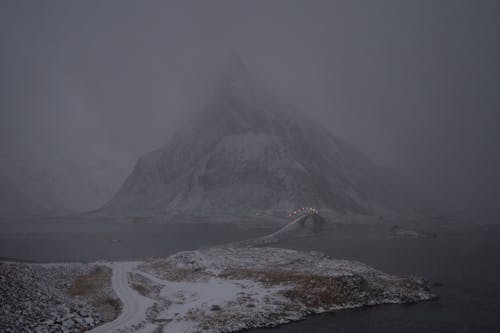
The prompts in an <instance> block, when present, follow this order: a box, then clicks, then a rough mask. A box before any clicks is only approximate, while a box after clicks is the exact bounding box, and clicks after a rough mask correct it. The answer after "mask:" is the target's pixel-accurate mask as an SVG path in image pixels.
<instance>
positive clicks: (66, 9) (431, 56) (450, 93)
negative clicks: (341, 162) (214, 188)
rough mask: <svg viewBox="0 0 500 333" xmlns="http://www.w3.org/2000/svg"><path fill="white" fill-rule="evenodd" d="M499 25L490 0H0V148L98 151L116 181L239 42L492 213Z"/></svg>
mask: <svg viewBox="0 0 500 333" xmlns="http://www.w3.org/2000/svg"><path fill="white" fill-rule="evenodd" d="M499 31H500V3H499V2H498V1H480V2H479V1H439V2H436V1H377V2H368V1H179V2H175V1H168V2H166V1H79V2H76V1H72V2H69V1H7V0H5V1H2V2H1V3H0V50H1V52H0V73H1V75H0V142H1V144H0V147H1V152H2V157H3V156H7V155H9V156H10V155H12V154H17V155H23V156H24V155H29V156H36V158H37V159H48V160H50V159H52V158H53V156H52V155H51V154H67V155H68V156H71V158H73V159H75V160H76V161H80V160H102V161H104V162H103V163H105V164H110V165H113V166H114V168H116V170H118V171H117V173H118V176H117V177H118V178H119V179H117V180H116V181H115V182H114V183H113V184H114V185H113V186H118V184H119V183H120V182H121V181H122V180H123V178H124V177H125V176H126V175H127V174H128V173H129V172H130V170H131V168H132V167H133V165H134V163H135V161H136V159H137V158H138V157H139V156H141V155H142V154H144V153H146V152H149V151H151V150H153V149H155V148H158V147H160V146H162V145H163V144H164V143H166V142H167V140H168V138H169V137H170V136H171V135H172V133H173V132H174V131H175V130H176V129H177V128H179V126H181V124H183V123H184V122H186V121H188V119H189V115H190V114H192V113H193V112H194V111H196V110H197V109H198V108H200V107H201V106H202V105H203V101H204V100H205V99H206V97H207V94H209V93H210V88H211V85H212V83H213V82H214V80H215V78H216V77H217V75H218V73H219V72H220V70H221V68H222V67H223V64H224V62H225V59H226V58H227V54H229V53H230V52H238V53H239V54H240V56H241V58H242V59H243V61H244V62H245V64H246V65H247V66H248V68H249V69H250V70H251V71H252V72H253V73H254V74H255V76H256V77H258V78H259V80H261V81H262V82H263V84H265V85H266V87H268V88H269V89H270V90H271V91H273V92H274V93H275V94H276V95H278V96H281V97H283V98H284V99H285V100H287V101H288V102H290V103H291V104H294V105H296V106H298V107H299V108H301V109H302V110H303V111H304V112H305V113H307V114H309V115H310V116H311V117H312V118H314V119H316V120H318V121H319V122H321V123H322V124H323V125H324V126H326V127H327V128H329V129H331V131H332V132H333V133H335V134H336V135H337V136H340V137H342V138H344V139H346V140H347V141H350V142H351V143H353V144H354V145H355V146H357V147H358V148H359V149H360V150H362V151H363V152H365V153H366V154H368V155H369V156H370V157H371V158H372V159H374V160H375V161H376V162H378V163H380V164H383V165H386V166H388V167H390V168H393V169H394V170H396V171H397V172H399V173H401V174H403V175H405V176H406V177H407V178H408V179H409V180H411V181H412V182H414V183H415V184H417V185H418V186H419V187H421V188H423V189H424V190H425V191H426V192H428V193H429V195H430V196H431V197H433V198H434V200H436V201H437V202H439V204H440V205H442V206H443V207H446V208H447V209H450V208H451V209H454V210H455V211H457V212H459V213H465V214H469V215H481V216H498V214H499V213H500V206H499V205H498V198H499V197H500V172H499V171H498V170H500V154H499V153H498V143H499V142H500V132H499V131H498V124H499V123H500V112H499V107H500V94H499V88H500V43H499V40H498V32H499ZM82 172H85V171H82ZM95 177H100V176H99V175H98V176H95ZM95 177H94V179H95ZM102 177H104V176H102ZM103 181H105V180H104V179H103Z"/></svg>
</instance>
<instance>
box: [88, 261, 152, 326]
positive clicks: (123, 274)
mask: <svg viewBox="0 0 500 333" xmlns="http://www.w3.org/2000/svg"><path fill="white" fill-rule="evenodd" d="M135 266H137V263H133V262H115V263H113V266H112V267H113V275H112V278H111V281H112V285H113V290H114V291H115V293H116V295H117V296H118V297H119V298H120V300H121V302H122V312H121V313H120V315H119V316H118V318H116V319H115V320H113V321H110V322H108V323H106V324H104V325H101V326H99V327H96V328H94V329H92V330H90V331H88V333H113V332H117V331H118V330H127V329H129V328H132V326H136V325H138V324H141V323H143V322H144V321H145V319H146V318H145V317H146V310H147V308H148V307H150V306H151V305H152V304H153V303H154V301H153V300H151V299H149V298H146V297H144V296H142V295H139V293H137V292H136V291H135V290H133V289H132V288H131V287H130V286H129V284H128V272H131V271H133V270H134V268H135Z"/></svg>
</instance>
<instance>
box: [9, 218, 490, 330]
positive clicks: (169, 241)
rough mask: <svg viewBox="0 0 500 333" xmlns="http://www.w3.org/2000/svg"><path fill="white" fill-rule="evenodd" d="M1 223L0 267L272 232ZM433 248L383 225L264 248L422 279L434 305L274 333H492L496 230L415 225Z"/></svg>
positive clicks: (318, 319)
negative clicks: (308, 252) (319, 254)
mask: <svg viewBox="0 0 500 333" xmlns="http://www.w3.org/2000/svg"><path fill="white" fill-rule="evenodd" d="M38 222H39V223H37V222H36V221H22V222H15V223H14V222H9V221H7V222H5V221H4V222H3V223H0V257H1V258H2V259H4V260H26V261H39V262H51V261H84V262H88V261H95V260H135V259H143V258H147V257H152V256H167V255H169V254H172V253H175V252H178V251H181V250H192V249H197V248H203V247H208V246H211V245H216V244H224V243H229V242H234V241H238V240H244V239H251V238H254V237H259V236H263V235H265V234H267V233H269V232H270V231H273V230H274V228H276V226H272V225H270V226H269V227H259V228H241V227H239V226H234V225H231V224H204V223H188V224H186V223H177V224H158V223H120V222H119V221H111V222H110V221H98V222H96V221H89V220H88V219H84V220H80V219H72V218H58V219H51V220H48V221H47V220H43V221H38ZM412 227H414V228H421V229H425V230H426V231H431V232H433V233H435V234H436V235H437V237H436V238H411V237H393V236H392V235H391V233H390V228H391V224H385V223H377V224H363V225H358V224H353V225H342V224H334V225H329V226H328V227H326V228H325V229H324V230H323V231H321V232H319V233H317V234H313V235H309V236H307V237H295V238H290V239H287V240H285V241H282V242H281V243H279V244H275V245H273V246H277V247H284V248H292V249H299V250H316V251H322V252H325V253H327V254H329V255H330V256H332V257H334V258H342V259H350V260H357V261H361V262H364V263H366V264H369V265H371V266H373V267H375V268H378V269H380V270H382V271H384V272H387V273H392V274H396V275H417V276H422V277H424V278H426V279H427V280H428V281H429V283H430V285H431V290H432V291H433V292H434V293H436V294H437V295H438V296H439V299H437V300H435V301H430V302H424V303H418V304H412V305H382V306H375V307H367V308H362V309H355V310H343V311H337V312H335V313H333V314H324V315H315V316H311V317H309V318H308V319H306V320H303V321H300V322H296V323H291V324H287V325H283V326H280V327H277V328H266V329H252V330H250V331H249V332H251V333H273V332H280V333H281V332H287V333H288V332H290V333H299V332H308V333H312V332H321V333H323V332H325V333H326V332H342V333H344V332H349V333H350V332H359V333H361V332H363V333H364V332H366V333H368V332H389V333H396V332H398V333H399V332H415V333H416V332H500V258H499V257H500V226H499V225H492V224H484V223H481V221H470V223H460V224H454V223H442V222H441V223H435V222H434V221H421V222H419V223H418V225H414V226H412Z"/></svg>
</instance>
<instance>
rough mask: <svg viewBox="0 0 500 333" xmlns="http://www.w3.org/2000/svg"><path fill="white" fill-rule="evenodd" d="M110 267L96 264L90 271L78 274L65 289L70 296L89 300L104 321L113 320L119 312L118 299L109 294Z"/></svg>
mask: <svg viewBox="0 0 500 333" xmlns="http://www.w3.org/2000/svg"><path fill="white" fill-rule="evenodd" d="M111 273H112V271H111V269H110V268H108V267H105V266H96V267H95V268H94V269H93V270H92V271H91V272H90V273H88V274H84V275H80V276H78V277H77V278H76V279H75V280H74V281H73V283H72V284H71V285H70V286H69V288H68V289H67V290H66V293H67V294H68V295H70V296H72V297H81V298H84V299H86V300H87V301H89V302H90V303H91V304H92V305H93V306H94V307H95V308H96V310H97V311H98V312H99V314H100V315H101V317H102V319H103V320H104V321H109V320H113V319H114V318H116V317H117V316H118V314H119V313H120V307H121V304H120V301H119V300H118V299H117V298H116V297H114V296H113V295H112V294H111Z"/></svg>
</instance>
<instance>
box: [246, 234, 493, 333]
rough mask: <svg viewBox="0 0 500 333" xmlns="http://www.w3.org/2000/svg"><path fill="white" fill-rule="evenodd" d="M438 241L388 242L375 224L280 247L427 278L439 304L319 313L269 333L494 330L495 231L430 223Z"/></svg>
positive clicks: (265, 332) (263, 331)
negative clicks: (317, 253)
mask: <svg viewBox="0 0 500 333" xmlns="http://www.w3.org/2000/svg"><path fill="white" fill-rule="evenodd" d="M429 228H430V229H431V230H432V231H433V232H435V233H437V235H438V236H437V238H421V239H415V238H407V237H404V238H391V237H390V235H389V233H388V228H381V226H366V225H363V226H341V225H339V226H336V227H334V228H331V229H330V230H329V232H327V233H323V234H319V235H315V237H309V238H302V239H293V240H288V241H286V242H285V243H282V244H280V245H279V246H283V247H290V248H295V249H300V250H319V251H322V252H325V253H327V254H329V255H331V256H332V257H335V258H345V259H353V260H358V261H362V262H364V263H366V264H369V265H371V266H373V267H376V268H378V269H381V270H382V271H385V272H388V273H393V274H396V275H417V276H422V277H425V278H426V279H427V280H429V281H430V284H431V290H432V291H433V292H434V293H436V294H437V295H438V296H439V299H437V300H435V301H431V302H426V303H419V304H411V305H384V306H375V307H369V308H362V309H355V310H346V311H338V312H336V313H334V314H325V315H317V316H312V317H310V318H308V319H307V320H304V321H301V322H297V323H292V324H288V325H285V326H283V327H280V328H271V329H255V330H251V332H252V333H271V332H287V333H299V332H308V333H312V332H321V333H323V332H325V333H326V332H342V333H347V332H349V333H350V332H356V333H361V332H363V333H365V332H366V333H368V332H377V333H382V332H384V333H385V332H389V333H396V332H398V333H399V332H411V333H417V332H418V333H421V332H437V333H441V332H443V333H444V332H471V333H472V332H474V333H475V332H492V333H493V332H500V279H499V276H500V261H498V258H497V255H498V253H500V226H492V225H489V226H479V225H475V226H474V225H467V226H465V225H461V226H456V225H455V226H454V225H442V226H429Z"/></svg>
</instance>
